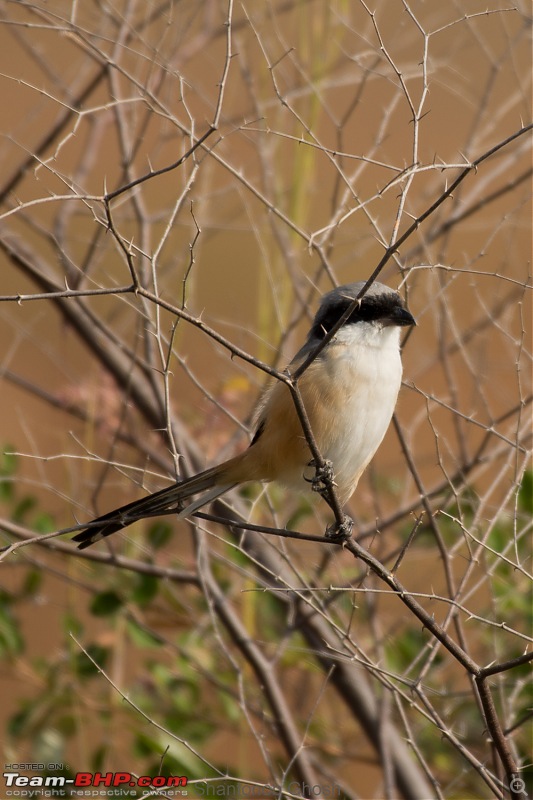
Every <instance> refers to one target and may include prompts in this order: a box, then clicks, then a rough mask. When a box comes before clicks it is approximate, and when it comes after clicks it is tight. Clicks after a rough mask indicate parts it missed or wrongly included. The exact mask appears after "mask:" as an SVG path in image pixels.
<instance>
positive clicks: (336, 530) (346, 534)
mask: <svg viewBox="0 0 533 800" xmlns="http://www.w3.org/2000/svg"><path fill="white" fill-rule="evenodd" d="M353 524H354V523H353V519H352V518H351V517H348V516H347V515H346V514H344V516H343V520H342V522H341V523H340V524H339V523H338V522H332V523H331V525H328V527H327V528H326V539H329V540H330V541H332V542H341V541H344V540H347V539H349V538H350V536H351V535H352V528H353Z"/></svg>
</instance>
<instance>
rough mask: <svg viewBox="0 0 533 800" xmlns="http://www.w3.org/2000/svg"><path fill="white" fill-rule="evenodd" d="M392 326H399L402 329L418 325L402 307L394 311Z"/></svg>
mask: <svg viewBox="0 0 533 800" xmlns="http://www.w3.org/2000/svg"><path fill="white" fill-rule="evenodd" d="M390 324H391V325H399V326H401V327H407V326H408V325H416V320H415V318H414V317H413V315H412V314H411V312H410V311H408V310H407V309H406V308H402V307H401V306H396V308H395V309H394V311H393V312H392V314H391V316H390Z"/></svg>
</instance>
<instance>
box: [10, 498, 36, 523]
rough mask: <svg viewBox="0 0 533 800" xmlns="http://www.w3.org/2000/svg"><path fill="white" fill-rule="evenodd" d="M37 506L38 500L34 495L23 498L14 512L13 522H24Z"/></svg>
mask: <svg viewBox="0 0 533 800" xmlns="http://www.w3.org/2000/svg"><path fill="white" fill-rule="evenodd" d="M36 505H37V499H36V498H35V497H33V495H31V494H28V495H26V496H25V497H23V498H21V499H20V500H19V501H18V503H17V504H16V506H15V508H14V510H13V521H14V522H21V523H22V522H24V520H25V517H26V515H27V514H29V512H30V511H31V510H32V509H33V508H35V506H36Z"/></svg>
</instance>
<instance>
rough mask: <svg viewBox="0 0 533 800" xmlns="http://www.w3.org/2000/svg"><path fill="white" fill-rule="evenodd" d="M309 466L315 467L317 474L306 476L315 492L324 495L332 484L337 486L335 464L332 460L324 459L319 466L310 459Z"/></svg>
mask: <svg viewBox="0 0 533 800" xmlns="http://www.w3.org/2000/svg"><path fill="white" fill-rule="evenodd" d="M309 466H310V467H314V469H315V474H314V475H313V477H312V478H306V480H309V483H310V484H311V489H312V490H313V492H317V493H318V494H319V495H320V496H321V497H323V496H324V495H325V494H327V492H328V490H329V489H330V488H331V486H335V481H334V477H335V476H334V474H333V464H332V463H331V461H324V463H323V464H322V465H321V466H320V467H317V466H315V462H314V461H310V462H309Z"/></svg>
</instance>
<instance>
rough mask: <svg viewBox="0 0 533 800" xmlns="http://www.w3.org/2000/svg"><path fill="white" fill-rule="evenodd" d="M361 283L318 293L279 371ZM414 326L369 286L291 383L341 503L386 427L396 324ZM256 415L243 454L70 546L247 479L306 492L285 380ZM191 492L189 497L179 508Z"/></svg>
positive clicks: (307, 349) (184, 512) (187, 507)
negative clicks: (304, 329)
mask: <svg viewBox="0 0 533 800" xmlns="http://www.w3.org/2000/svg"><path fill="white" fill-rule="evenodd" d="M363 286H364V283H363V282H359V283H350V284H347V285H346V286H339V287H338V288H337V289H334V290H333V291H331V292H328V294H326V295H324V297H323V298H322V302H321V303H320V307H319V309H318V312H317V314H316V316H315V318H314V320H313V324H312V326H311V330H310V331H309V334H308V336H307V340H306V342H305V344H304V346H303V347H302V349H301V350H300V351H299V353H298V354H297V355H296V356H295V357H294V359H293V360H292V361H291V363H290V364H289V366H288V368H287V372H288V373H289V374H290V373H294V371H295V370H296V369H297V368H298V367H299V365H300V364H302V363H303V362H304V360H305V359H306V358H307V357H308V356H309V354H310V353H312V352H314V351H315V350H316V349H317V347H318V346H319V345H320V343H321V341H322V340H323V339H324V337H325V335H326V334H327V333H328V331H329V330H330V329H331V328H332V327H333V326H334V325H335V323H336V322H338V321H339V319H340V318H341V316H342V315H343V313H345V312H346V311H347V310H348V307H349V306H350V305H351V304H352V303H353V301H354V300H355V298H356V297H357V296H358V295H359V293H360V292H361V290H362V289H363ZM414 324H415V320H414V318H413V317H412V315H411V313H410V312H409V311H408V310H407V309H406V308H405V305H404V303H403V300H402V298H401V297H400V295H399V294H398V292H396V291H394V290H393V289H389V288H388V287H387V286H384V285H383V284H381V283H373V284H372V285H371V287H370V288H369V289H368V291H367V292H366V294H365V295H364V296H363V297H362V298H361V300H360V302H359V304H358V305H357V306H356V307H355V310H354V311H353V312H352V313H351V314H350V316H349V317H348V318H347V319H346V321H345V322H344V324H343V325H342V326H341V327H340V328H339V330H338V331H337V332H336V334H335V335H334V336H333V338H332V339H331V340H330V341H329V342H328V343H327V344H326V346H325V347H324V349H323V350H321V351H320V353H319V354H318V356H317V357H316V358H315V359H314V361H311V363H310V364H309V366H308V367H307V369H306V370H305V371H304V372H303V373H302V375H301V377H300V378H299V380H298V387H299V390H300V396H301V398H302V401H303V405H304V407H305V411H306V413H307V417H308V419H309V423H310V427H311V431H312V433H313V436H314V439H315V442H316V445H317V447H318V451H319V453H320V454H321V456H322V458H323V459H324V460H326V461H327V462H330V463H331V466H332V469H333V480H334V486H335V489H336V492H337V496H338V498H339V501H340V503H341V505H343V504H344V503H346V501H347V500H348V498H349V497H350V496H351V495H352V493H353V491H354V489H355V487H356V486H357V483H358V481H359V478H360V477H361V474H362V472H363V470H364V469H365V467H366V466H367V465H368V463H369V461H370V459H371V458H372V456H373V455H374V453H375V452H376V450H377V449H378V447H379V445H380V443H381V440H382V439H383V437H384V435H385V432H386V430H387V428H388V426H389V423H390V420H391V417H392V413H393V411H394V406H395V405H396V399H397V397H398V391H399V389H400V383H401V378H402V362H401V358H400V328H401V327H404V326H407V325H414ZM256 419H257V427H256V432H255V435H254V437H253V439H252V442H251V444H250V446H249V447H248V449H247V450H245V451H244V452H243V453H241V454H240V455H237V456H235V457H234V458H230V459H229V461H225V462H224V463H223V464H219V465H218V466H216V467H211V469H207V470H205V472H200V473H199V474H198V475H195V476H194V477H192V478H188V479H187V480H184V481H182V482H178V483H175V484H173V485H172V486H169V487H167V488H166V489H161V491H159V492H155V493H154V494H151V495H149V496H148V497H144V498H142V499H141V500H136V501H134V502H133V503H128V505H125V506H122V507H121V508H117V509H115V511H111V512H110V513H108V514H104V516H102V517H98V519H96V520H94V522H92V523H91V526H90V527H89V528H87V529H86V530H83V531H81V533H78V534H77V535H76V536H74V541H76V542H79V547H80V549H83V548H85V547H89V545H91V544H94V542H97V541H98V540H100V539H103V538H104V537H105V536H109V535H110V534H112V533H115V531H119V530H122V528H125V527H127V526H128V525H131V524H132V523H133V522H136V521H137V520H139V519H143V518H144V517H152V516H157V515H162V514H171V513H176V514H177V515H178V516H179V517H187V516H189V515H191V514H193V513H194V512H195V511H197V510H198V509H199V508H201V507H202V506H203V505H205V504H206V503H208V502H210V501H211V500H214V499H215V498H216V497H219V495H221V494H224V492H227V491H229V490H230V489H232V488H234V487H235V486H238V485H240V484H243V483H247V482H248V481H278V482H279V483H281V484H283V485H285V486H289V487H295V488H297V489H300V490H309V485H310V480H309V468H310V466H312V456H311V452H310V450H309V446H308V443H307V440H306V437H305V435H304V432H303V429H302V425H301V423H300V419H299V417H298V414H297V411H296V407H295V405H294V402H293V398H292V396H291V393H290V391H289V389H288V387H287V385H286V384H285V383H283V382H282V381H275V382H274V383H273V384H271V386H270V387H269V389H268V390H267V391H266V393H265V395H264V397H263V400H262V402H261V403H260V405H259V409H258V412H257V416H256ZM194 495H199V496H198V497H197V498H196V499H195V500H192V501H191V502H190V503H188V504H185V503H186V501H187V500H189V499H190V498H191V497H193V496H194Z"/></svg>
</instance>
